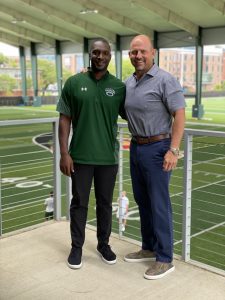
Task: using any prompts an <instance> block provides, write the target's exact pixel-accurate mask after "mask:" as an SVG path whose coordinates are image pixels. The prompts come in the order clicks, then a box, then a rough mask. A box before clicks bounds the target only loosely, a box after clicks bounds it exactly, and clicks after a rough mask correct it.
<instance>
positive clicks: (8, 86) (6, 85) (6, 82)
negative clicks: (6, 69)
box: [0, 74, 18, 95]
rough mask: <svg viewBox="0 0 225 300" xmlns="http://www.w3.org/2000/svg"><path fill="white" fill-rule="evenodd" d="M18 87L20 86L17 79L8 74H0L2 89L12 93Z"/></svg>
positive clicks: (0, 88) (0, 86)
mask: <svg viewBox="0 0 225 300" xmlns="http://www.w3.org/2000/svg"><path fill="white" fill-rule="evenodd" d="M16 88H18V86H17V80H16V79H14V78H13V77H11V76H9V75H7V74H2V75H0V91H2V92H5V93H6V94H7V95H10V94H11V93H12V91H13V90H14V89H16Z"/></svg>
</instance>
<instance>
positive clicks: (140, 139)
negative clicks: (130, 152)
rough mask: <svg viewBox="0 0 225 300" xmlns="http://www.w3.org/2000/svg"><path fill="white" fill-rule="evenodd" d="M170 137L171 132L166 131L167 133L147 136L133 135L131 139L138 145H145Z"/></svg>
mask: <svg viewBox="0 0 225 300" xmlns="http://www.w3.org/2000/svg"><path fill="white" fill-rule="evenodd" d="M169 138H170V134H169V133H165V134H159V135H153V136H145V137H144V136H132V139H131V141H132V142H134V143H135V144H138V145H144V144H150V143H154V142H157V141H161V140H164V139H169Z"/></svg>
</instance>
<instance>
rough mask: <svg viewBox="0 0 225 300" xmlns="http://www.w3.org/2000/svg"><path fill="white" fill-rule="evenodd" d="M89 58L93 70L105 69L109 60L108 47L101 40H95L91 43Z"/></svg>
mask: <svg viewBox="0 0 225 300" xmlns="http://www.w3.org/2000/svg"><path fill="white" fill-rule="evenodd" d="M90 59H91V67H92V69H93V71H95V72H99V71H106V70H107V68H108V65H109V62H110V60H111V52H110V48H109V47H108V45H107V44H105V43H104V42H102V41H97V42H95V43H94V44H93V45H92V49H91V52H90Z"/></svg>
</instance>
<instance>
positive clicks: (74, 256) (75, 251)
mask: <svg viewBox="0 0 225 300" xmlns="http://www.w3.org/2000/svg"><path fill="white" fill-rule="evenodd" d="M81 258H82V249H81V248H72V249H71V251H70V255H69V257H68V260H67V264H68V266H69V267H70V268H71V269H80V268H81V266H82V261H81Z"/></svg>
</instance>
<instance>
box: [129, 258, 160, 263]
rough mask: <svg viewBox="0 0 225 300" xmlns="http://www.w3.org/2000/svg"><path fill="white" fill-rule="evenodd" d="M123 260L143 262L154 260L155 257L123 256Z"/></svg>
mask: <svg viewBox="0 0 225 300" xmlns="http://www.w3.org/2000/svg"><path fill="white" fill-rule="evenodd" d="M124 260H125V261H126V262H131V263H132V262H143V261H155V260H156V258H155V257H146V258H127V257H126V256H125V257H124Z"/></svg>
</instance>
